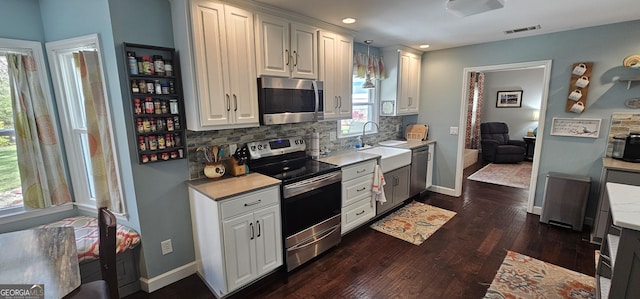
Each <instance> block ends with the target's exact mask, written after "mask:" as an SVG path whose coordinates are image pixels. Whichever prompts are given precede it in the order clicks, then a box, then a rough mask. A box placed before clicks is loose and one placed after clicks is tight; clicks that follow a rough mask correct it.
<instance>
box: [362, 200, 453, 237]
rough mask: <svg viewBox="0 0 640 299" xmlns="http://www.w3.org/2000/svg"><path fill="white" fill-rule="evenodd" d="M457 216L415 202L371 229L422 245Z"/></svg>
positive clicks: (373, 225)
mask: <svg viewBox="0 0 640 299" xmlns="http://www.w3.org/2000/svg"><path fill="white" fill-rule="evenodd" d="M455 215H456V213H455V212H451V211H449V210H445V209H441V208H438V207H434V206H430V205H427V204H423V203H420V202H417V201H413V202H411V203H409V204H407V205H406V206H404V207H402V208H400V209H399V210H397V211H395V212H393V213H391V214H389V215H388V216H387V217H384V218H383V219H381V220H379V221H377V222H376V223H374V224H372V225H371V228H373V229H375V230H377V231H379V232H382V233H385V234H387V235H390V236H393V237H396V238H398V239H401V240H404V241H407V242H409V243H411V244H414V245H420V244H422V242H424V241H425V240H426V239H427V238H429V237H430V236H431V235H433V233H435V232H436V231H437V230H438V229H439V228H440V227H442V225H444V224H445V223H446V222H447V221H449V220H450V219H451V218H452V217H453V216H455Z"/></svg>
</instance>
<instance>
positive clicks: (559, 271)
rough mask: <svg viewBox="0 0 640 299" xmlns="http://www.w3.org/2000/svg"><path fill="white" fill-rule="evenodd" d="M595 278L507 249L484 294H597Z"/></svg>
mask: <svg viewBox="0 0 640 299" xmlns="http://www.w3.org/2000/svg"><path fill="white" fill-rule="evenodd" d="M595 289H596V288H595V279H594V278H593V277H591V276H587V275H584V274H581V273H578V272H574V271H571V270H568V269H565V268H562V267H559V266H556V265H553V264H549V263H545V262H543V261H539V260H537V259H534V258H532V257H528V256H526V255H523V254H519V253H517V252H513V251H507V256H506V257H505V258H504V261H503V262H502V265H501V266H500V269H498V273H497V274H496V277H495V278H494V279H493V282H492V283H491V286H490V287H489V290H487V293H486V294H485V295H484V298H489V299H494V298H514V299H515V298H540V299H544V298H549V299H551V298H596V296H595Z"/></svg>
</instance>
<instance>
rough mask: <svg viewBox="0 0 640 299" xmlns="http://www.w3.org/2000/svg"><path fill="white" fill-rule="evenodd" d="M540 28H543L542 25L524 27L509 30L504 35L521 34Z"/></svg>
mask: <svg viewBox="0 0 640 299" xmlns="http://www.w3.org/2000/svg"><path fill="white" fill-rule="evenodd" d="M540 28H542V27H540V25H535V26H529V27H522V28H518V29H511V30H507V31H505V32H504V33H505V34H512V33H520V32H525V31H531V30H538V29H540Z"/></svg>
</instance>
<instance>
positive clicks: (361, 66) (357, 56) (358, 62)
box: [353, 52, 387, 80]
mask: <svg viewBox="0 0 640 299" xmlns="http://www.w3.org/2000/svg"><path fill="white" fill-rule="evenodd" d="M367 70H369V71H371V76H372V77H373V78H372V79H379V80H382V79H384V78H386V77H387V75H386V74H385V70H384V63H383V62H382V57H379V56H375V55H367V53H361V52H354V53H353V75H354V76H356V77H357V78H364V77H365V75H366V74H367Z"/></svg>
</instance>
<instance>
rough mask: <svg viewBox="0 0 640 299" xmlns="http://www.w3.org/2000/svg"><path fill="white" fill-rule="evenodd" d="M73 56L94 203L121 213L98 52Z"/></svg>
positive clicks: (87, 52)
mask: <svg viewBox="0 0 640 299" xmlns="http://www.w3.org/2000/svg"><path fill="white" fill-rule="evenodd" d="M74 59H75V60H76V66H77V67H78V68H79V69H80V76H81V80H82V90H83V95H84V106H85V117H86V122H87V133H88V134H87V135H88V137H87V138H88V139H89V151H90V155H91V168H92V171H93V173H92V176H93V182H94V186H95V193H96V194H95V196H96V206H97V207H98V208H101V207H107V208H109V209H110V210H111V211H113V212H114V213H120V214H121V213H124V208H123V203H122V197H121V194H120V188H119V185H120V184H119V182H118V176H117V174H116V161H115V159H114V155H113V148H112V145H111V140H112V139H111V134H112V133H111V126H110V124H109V114H108V112H107V111H108V110H107V103H106V101H105V97H104V88H103V86H102V70H101V69H100V64H99V60H98V52H95V51H82V52H79V53H74Z"/></svg>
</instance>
